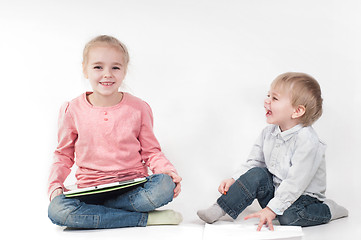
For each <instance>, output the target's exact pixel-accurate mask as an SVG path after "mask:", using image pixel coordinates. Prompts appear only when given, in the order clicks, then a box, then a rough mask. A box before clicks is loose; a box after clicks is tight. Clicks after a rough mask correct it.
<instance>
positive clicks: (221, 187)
mask: <svg viewBox="0 0 361 240" xmlns="http://www.w3.org/2000/svg"><path fill="white" fill-rule="evenodd" d="M235 182H236V180H234V179H233V178H229V179H225V180H223V181H222V182H221V184H220V185H219V187H218V191H219V192H220V193H221V194H224V195H226V194H227V192H228V190H229V187H230V186H232V184H233V183H235Z"/></svg>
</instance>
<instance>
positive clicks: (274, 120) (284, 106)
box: [264, 89, 299, 131]
mask: <svg viewBox="0 0 361 240" xmlns="http://www.w3.org/2000/svg"><path fill="white" fill-rule="evenodd" d="M264 108H265V110H266V117H267V123H269V124H275V125H278V126H280V128H281V131H286V130H288V129H291V128H292V127H294V126H296V125H297V124H298V123H299V120H298V117H295V116H296V115H295V113H296V112H297V109H296V108H295V107H293V106H292V103H291V96H290V95H289V94H288V93H287V92H286V91H280V90H278V89H271V90H270V91H269V93H268V95H267V98H266V99H265V100H264Z"/></svg>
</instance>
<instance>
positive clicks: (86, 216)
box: [48, 174, 175, 228]
mask: <svg viewBox="0 0 361 240" xmlns="http://www.w3.org/2000/svg"><path fill="white" fill-rule="evenodd" d="M147 179H148V181H147V182H145V183H144V184H142V185H137V186H135V187H133V188H130V189H125V190H124V189H123V190H117V191H113V192H109V193H102V194H95V195H88V196H82V197H71V198H67V197H65V196H64V195H63V194H62V195H59V196H57V197H55V198H54V199H53V200H52V201H51V202H50V205H49V209H48V216H49V218H50V220H51V221H52V222H53V223H55V224H57V225H60V226H67V227H70V228H119V227H135V226H146V225H147V221H148V212H150V211H153V210H155V209H156V208H159V207H161V206H163V205H166V204H167V203H169V202H171V201H172V200H173V194H174V188H175V184H174V182H173V180H172V178H171V177H170V176H168V175H166V174H155V175H151V176H149V177H147Z"/></svg>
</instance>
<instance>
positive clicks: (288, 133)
mask: <svg viewBox="0 0 361 240" xmlns="http://www.w3.org/2000/svg"><path fill="white" fill-rule="evenodd" d="M301 128H303V126H302V124H298V125H296V126H294V127H293V128H291V129H288V130H286V131H284V132H282V131H281V129H280V127H279V126H277V127H276V128H275V129H274V131H273V132H272V133H271V135H272V136H274V137H277V136H279V138H281V139H282V140H283V141H287V140H289V139H290V138H291V137H293V135H294V134H295V133H296V132H298V131H299V130H300V129H301Z"/></svg>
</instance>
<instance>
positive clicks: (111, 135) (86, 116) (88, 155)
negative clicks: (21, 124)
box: [48, 93, 176, 196]
mask: <svg viewBox="0 0 361 240" xmlns="http://www.w3.org/2000/svg"><path fill="white" fill-rule="evenodd" d="M87 94H89V93H84V94H82V95H81V96H79V97H77V98H75V99H73V100H72V101H70V102H67V103H65V104H64V105H63V106H62V107H61V109H60V113H59V123H58V125H59V126H58V127H59V130H58V147H57V149H56V150H55V152H54V162H53V165H52V166H51V171H50V177H49V187H48V194H49V196H50V195H51V193H52V192H53V191H54V190H55V189H57V188H62V189H64V181H65V179H66V178H67V176H68V175H69V173H70V172H71V167H72V166H73V164H74V163H76V165H77V166H78V169H77V172H76V174H75V176H76V179H77V183H76V184H77V185H78V186H79V187H89V186H94V185H99V184H105V183H110V182H115V181H122V180H127V179H132V178H137V177H145V176H148V167H149V169H150V170H151V171H152V172H153V173H154V174H157V173H162V172H164V171H173V172H176V169H175V168H174V166H173V165H172V164H171V163H170V162H169V160H168V159H167V158H166V157H165V156H164V154H163V153H162V152H161V148H160V145H159V143H158V141H157V139H156V137H155V136H154V133H153V115H152V110H151V108H150V107H149V105H148V104H147V103H146V102H144V101H143V100H141V99H139V98H137V97H135V96H133V95H131V94H129V93H123V99H122V101H121V102H120V103H118V104H117V105H115V106H111V107H96V106H93V105H91V104H90V103H89V102H88V101H87V98H86V96H87Z"/></svg>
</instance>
